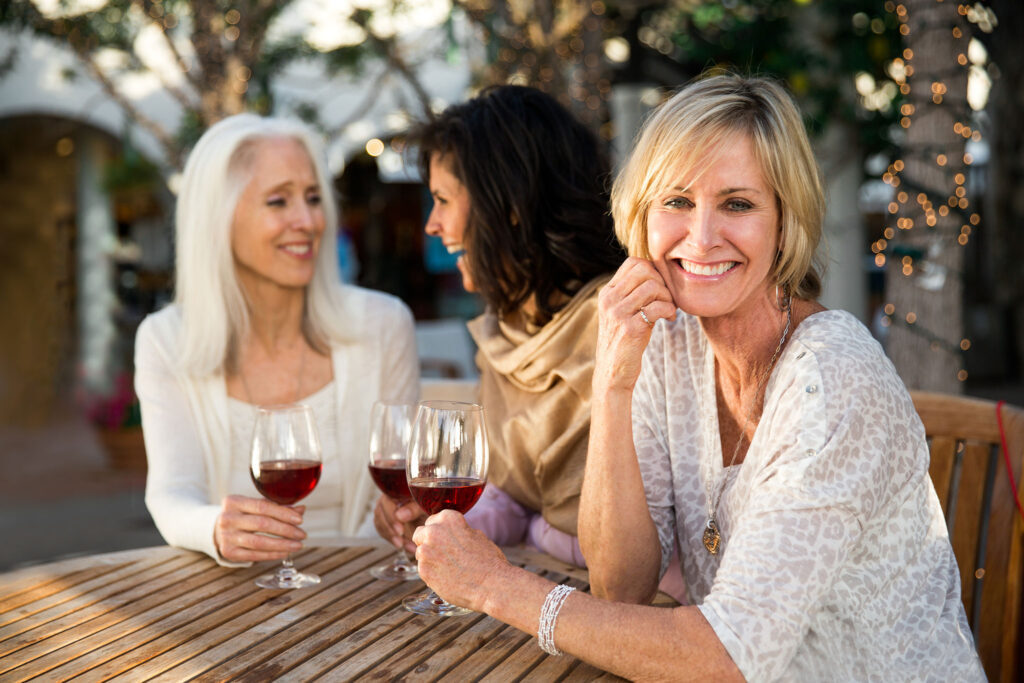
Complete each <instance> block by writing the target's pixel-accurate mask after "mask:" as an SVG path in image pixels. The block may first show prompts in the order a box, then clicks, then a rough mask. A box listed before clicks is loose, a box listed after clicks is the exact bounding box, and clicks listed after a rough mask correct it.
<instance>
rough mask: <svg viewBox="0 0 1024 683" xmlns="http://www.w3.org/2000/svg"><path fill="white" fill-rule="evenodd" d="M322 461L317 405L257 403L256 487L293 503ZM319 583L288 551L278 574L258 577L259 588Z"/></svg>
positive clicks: (303, 493) (253, 465)
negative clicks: (301, 570)
mask: <svg viewBox="0 0 1024 683" xmlns="http://www.w3.org/2000/svg"><path fill="white" fill-rule="evenodd" d="M322 466H323V463H322V462H321V456H320V436H319V435H318V434H317V431H316V424H315V423H314V422H313V411H312V410H311V409H310V408H309V406H304V405H281V406H264V407H260V408H258V409H257V413H256V427H255V428H254V429H253V433H252V450H251V461H250V474H252V481H253V483H254V484H256V489H257V490H258V491H259V492H260V493H261V494H263V496H264V497H266V498H269V499H270V500H272V501H274V502H275V503H278V504H280V505H293V504H294V503H297V502H298V501H300V500H302V499H303V498H305V497H306V496H307V495H309V494H310V493H311V492H312V491H313V489H314V488H315V487H316V484H317V482H318V481H320V470H321V468H322ZM318 583H320V577H319V576H317V575H316V574H301V573H299V572H298V571H296V570H295V567H294V566H293V565H292V558H291V556H288V557H286V558H285V559H284V560H283V562H282V563H281V567H279V568H278V570H277V573H275V574H265V575H263V576H261V577H259V578H258V579H256V585H257V586H260V587H261V588H305V587H306V586H315V585H316V584H318Z"/></svg>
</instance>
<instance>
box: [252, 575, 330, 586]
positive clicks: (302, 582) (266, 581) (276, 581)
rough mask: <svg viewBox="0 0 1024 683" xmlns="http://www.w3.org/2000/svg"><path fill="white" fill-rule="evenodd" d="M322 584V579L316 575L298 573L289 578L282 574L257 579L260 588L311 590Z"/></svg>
mask: <svg viewBox="0 0 1024 683" xmlns="http://www.w3.org/2000/svg"><path fill="white" fill-rule="evenodd" d="M318 583H320V577H319V576H317V575H316V574H299V573H298V572H296V573H295V574H294V575H292V576H289V577H282V576H281V575H280V574H264V575H263V576H261V577H259V578H258V579H256V585H257V586H259V587H260V588H276V589H290V588H309V587H310V586H315V585H317V584H318Z"/></svg>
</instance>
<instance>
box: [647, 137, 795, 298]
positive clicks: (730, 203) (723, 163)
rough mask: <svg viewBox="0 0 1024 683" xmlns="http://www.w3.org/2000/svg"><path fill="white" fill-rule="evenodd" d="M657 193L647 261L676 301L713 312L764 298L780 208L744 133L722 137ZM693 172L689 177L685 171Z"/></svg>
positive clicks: (776, 243)
mask: <svg viewBox="0 0 1024 683" xmlns="http://www.w3.org/2000/svg"><path fill="white" fill-rule="evenodd" d="M696 169H698V170H699V173H697V174H696V176H695V177H693V178H686V177H680V178H679V179H678V180H677V181H676V182H675V183H673V184H672V186H671V187H667V188H665V189H664V190H662V191H661V192H659V193H658V194H657V195H656V196H655V197H654V201H653V202H652V204H651V206H650V208H649V209H648V212H647V241H648V249H649V250H650V254H651V260H652V261H653V262H654V266H655V267H656V268H657V269H658V272H659V273H660V274H661V276H662V277H663V278H664V280H665V283H666V284H667V285H668V288H669V290H670V291H671V292H672V297H673V299H674V300H675V303H676V305H677V306H678V307H679V308H681V309H682V310H684V311H686V312H687V313H690V314H692V315H697V316H701V317H716V316H722V315H729V314H731V313H734V312H741V311H744V310H747V309H748V307H750V306H756V305H760V304H761V303H763V302H766V301H768V300H769V298H768V297H767V296H766V292H767V290H770V289H772V288H773V287H774V282H773V281H772V278H771V273H772V267H773V265H774V263H775V258H776V254H777V252H778V248H779V234H780V232H779V231H780V228H779V221H780V218H779V210H778V202H777V201H776V198H775V193H774V192H773V190H772V188H771V187H770V186H769V185H768V182H767V180H766V179H765V177H764V174H763V173H762V171H761V166H760V164H759V163H758V161H757V159H756V157H755V155H754V146H753V143H752V141H751V140H750V138H749V137H748V136H747V135H745V134H734V135H731V136H728V137H726V138H725V139H724V140H723V141H722V143H721V144H719V145H716V146H715V148H714V150H713V153H712V152H709V153H708V154H707V155H705V156H704V157H703V158H702V159H701V160H700V162H699V163H698V164H697V165H696ZM691 175H694V174H691Z"/></svg>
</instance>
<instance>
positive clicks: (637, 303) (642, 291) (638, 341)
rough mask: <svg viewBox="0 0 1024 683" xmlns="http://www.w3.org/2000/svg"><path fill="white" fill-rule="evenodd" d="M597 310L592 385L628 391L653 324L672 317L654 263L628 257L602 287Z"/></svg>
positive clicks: (669, 298) (673, 309) (667, 294)
mask: <svg viewBox="0 0 1024 683" xmlns="http://www.w3.org/2000/svg"><path fill="white" fill-rule="evenodd" d="M598 310H599V315H600V326H599V331H598V335H597V363H596V365H595V368H594V380H593V382H594V387H595V389H598V388H600V389H602V390H611V389H626V390H629V391H632V389H633V385H634V384H636V380H637V378H638V377H639V376H640V359H641V357H642V356H643V353H644V349H645V348H647V343H648V342H649V341H650V339H651V330H652V329H653V327H654V323H655V322H656V321H657V320H658V319H659V318H668V319H672V318H675V315H676V305H675V302H674V301H673V299H672V294H671V293H670V292H669V290H668V287H666V286H665V281H664V280H663V279H662V277H661V275H660V274H659V273H658V271H657V270H656V269H655V268H654V264H652V263H651V262H650V261H648V260H646V259H640V258H634V257H630V258H628V259H626V260H625V262H623V264H622V265H621V266H620V267H619V269H618V270H617V271H616V273H615V276H614V277H612V279H611V280H610V281H609V282H608V284H607V285H605V286H604V287H603V288H602V290H601V294H600V297H599V299H598Z"/></svg>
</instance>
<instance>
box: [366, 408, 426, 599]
mask: <svg viewBox="0 0 1024 683" xmlns="http://www.w3.org/2000/svg"><path fill="white" fill-rule="evenodd" d="M415 417H416V404H415V403H400V402H398V401H377V402H376V403H374V404H373V411H372V412H371V414H370V476H371V477H373V482H374V483H375V484H377V488H379V489H380V490H381V492H382V493H383V494H384V495H386V496H387V497H389V498H390V499H391V500H393V501H395V504H396V505H405V504H406V503H408V502H409V501H411V500H412V494H411V493H409V482H408V480H407V479H406V478H405V457H406V455H407V454H408V452H409V439H410V437H411V436H412V421H413V419H414V418H415ZM370 575H371V576H373V577H374V578H377V579H384V580H387V581H413V580H415V579H418V578H420V573H419V572H418V571H417V570H416V563H415V562H413V561H412V558H410V557H409V553H407V552H406V551H405V548H401V549H399V551H398V554H397V555H396V556H395V560H394V562H392V563H391V564H382V565H379V566H377V567H374V568H373V569H371V570H370Z"/></svg>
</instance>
